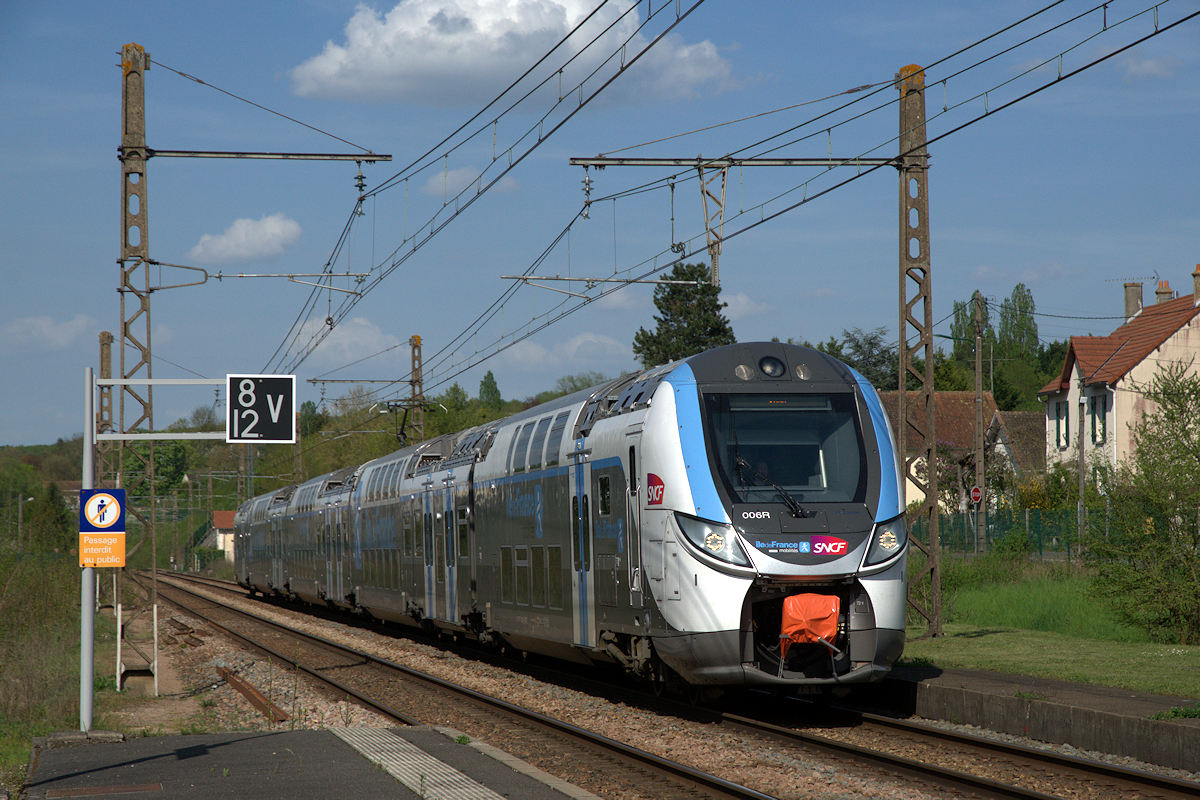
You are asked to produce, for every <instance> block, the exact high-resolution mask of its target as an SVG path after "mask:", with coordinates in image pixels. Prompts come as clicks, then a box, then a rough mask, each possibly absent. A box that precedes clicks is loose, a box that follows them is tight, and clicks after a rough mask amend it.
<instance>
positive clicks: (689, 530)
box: [675, 511, 750, 567]
mask: <svg viewBox="0 0 1200 800" xmlns="http://www.w3.org/2000/svg"><path fill="white" fill-rule="evenodd" d="M675 521H676V522H677V523H678V524H679V530H681V531H683V535H684V536H686V537H687V540H688V542H689V543H690V544H691V545H692V546H693V547H695V548H696V549H697V550H699V551H700V552H702V553H704V554H705V555H708V556H712V557H713V558H719V559H720V560H722V561H726V562H728V563H730V564H737V565H738V566H739V567H748V566H750V559H749V557H747V555H746V551H745V550H743V549H742V545H741V543H740V542H738V538H737V533H735V532H734V530H733V526H732V525H726V524H724V523H722V522H712V521H711V520H707V519H699V518H697V517H692V516H688V515H687V514H682V513H680V512H678V511H676V512H675Z"/></svg>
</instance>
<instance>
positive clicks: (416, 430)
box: [408, 334, 425, 442]
mask: <svg viewBox="0 0 1200 800" xmlns="http://www.w3.org/2000/svg"><path fill="white" fill-rule="evenodd" d="M408 344H409V346H410V347H412V374H411V375H410V376H409V379H408V382H409V383H410V384H411V385H412V397H411V399H410V403H411V404H412V431H413V436H414V438H415V439H416V440H417V441H418V442H421V441H424V440H425V379H424V377H423V376H422V366H423V363H424V362H423V361H422V359H421V337H420V336H417V335H416V334H413V335H412V336H411V337H410V338H409V340H408Z"/></svg>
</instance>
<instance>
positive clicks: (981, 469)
mask: <svg viewBox="0 0 1200 800" xmlns="http://www.w3.org/2000/svg"><path fill="white" fill-rule="evenodd" d="M986 475H987V470H986V468H985V466H984V463H983V296H982V295H981V294H979V292H978V291H976V292H975V485H976V486H978V487H979V489H980V490H981V491H982V492H983V494H982V495H980V497H979V502H978V503H976V504H975V552H976V553H986V552H987V527H986V526H987V511H986V509H987V506H985V505H984V501H985V500H986V498H987V481H986V480H985V478H986Z"/></svg>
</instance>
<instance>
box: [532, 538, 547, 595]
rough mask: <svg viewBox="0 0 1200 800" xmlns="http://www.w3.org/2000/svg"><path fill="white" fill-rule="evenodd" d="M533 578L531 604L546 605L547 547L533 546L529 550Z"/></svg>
mask: <svg viewBox="0 0 1200 800" xmlns="http://www.w3.org/2000/svg"><path fill="white" fill-rule="evenodd" d="M529 569H530V580H531V586H530V589H531V593H530V596H529V603H530V605H535V606H544V605H546V548H544V547H533V548H530V551H529Z"/></svg>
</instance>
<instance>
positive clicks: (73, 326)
mask: <svg viewBox="0 0 1200 800" xmlns="http://www.w3.org/2000/svg"><path fill="white" fill-rule="evenodd" d="M93 333H97V334H98V333H99V324H98V323H97V322H96V320H94V319H92V318H91V317H89V316H87V315H86V314H76V315H75V316H74V318H72V319H69V320H66V321H63V322H60V321H58V320H56V319H54V318H53V317H46V316H41V317H20V318H18V319H13V320H9V321H8V322H6V323H5V324H4V327H3V328H0V337H2V338H3V342H4V344H3V350H4V351H5V352H8V353H16V352H30V351H32V352H52V351H55V350H66V349H67V348H68V347H72V346H75V345H82V344H84V340H85V339H86V338H87V336H88V334H93ZM97 346H99V345H97Z"/></svg>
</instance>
